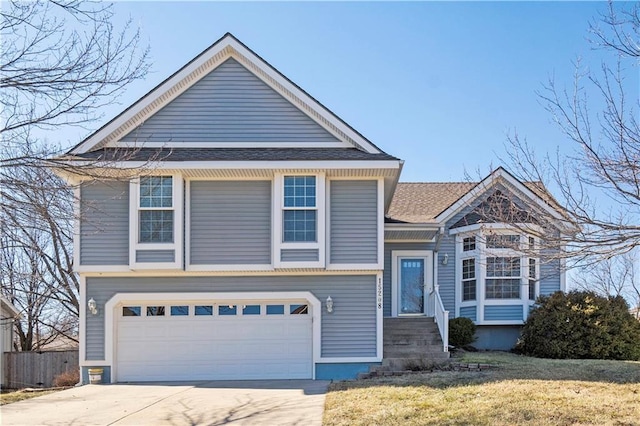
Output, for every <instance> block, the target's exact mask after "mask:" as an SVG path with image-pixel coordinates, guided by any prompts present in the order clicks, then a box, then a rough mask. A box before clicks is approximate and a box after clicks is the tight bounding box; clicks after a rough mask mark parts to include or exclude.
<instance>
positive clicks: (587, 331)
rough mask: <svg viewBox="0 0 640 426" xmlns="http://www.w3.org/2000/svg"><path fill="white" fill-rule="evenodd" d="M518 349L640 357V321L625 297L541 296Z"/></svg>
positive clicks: (545, 353) (552, 353)
mask: <svg viewBox="0 0 640 426" xmlns="http://www.w3.org/2000/svg"><path fill="white" fill-rule="evenodd" d="M516 351H518V352H520V353H523V354H525V355H532V356H537V357H542V358H581V359H584V358H594V359H625V360H638V359H640V322H638V321H637V320H635V319H634V318H633V316H632V315H631V314H630V313H629V306H628V305H627V302H626V301H625V300H624V299H623V298H622V297H620V296H618V297H602V296H599V295H597V294H596V293H593V292H588V291H572V292H569V293H562V292H557V293H554V294H552V295H551V296H543V297H540V298H539V299H538V303H537V306H536V307H535V308H534V309H533V310H532V311H531V313H530V314H529V318H528V319H527V321H526V323H525V325H524V327H523V329H522V335H521V338H520V340H519V341H518V344H517V345H516Z"/></svg>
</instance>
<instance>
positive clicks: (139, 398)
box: [0, 380, 329, 426]
mask: <svg viewBox="0 0 640 426" xmlns="http://www.w3.org/2000/svg"><path fill="white" fill-rule="evenodd" d="M328 385H329V382H326V381H312V380H259V381H233V382H230V381H229V382H222V381H213V382H197V383H195V382H188V383H144V384H117V385H87V386H81V387H77V388H73V389H68V390H65V391H61V392H56V393H53V394H49V395H44V396H41V397H37V398H33V399H29V400H26V401H21V402H15V403H13V404H8V405H3V406H2V407H0V424H2V425H16V426H17V425H274V426H275V425H278V426H279V425H321V424H322V414H323V410H324V400H325V394H326V391H327V387H328Z"/></svg>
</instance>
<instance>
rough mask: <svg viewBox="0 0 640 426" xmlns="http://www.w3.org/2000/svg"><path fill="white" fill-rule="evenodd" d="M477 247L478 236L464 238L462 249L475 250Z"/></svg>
mask: <svg viewBox="0 0 640 426" xmlns="http://www.w3.org/2000/svg"><path fill="white" fill-rule="evenodd" d="M475 249H476V237H466V238H463V239H462V251H473V250H475Z"/></svg>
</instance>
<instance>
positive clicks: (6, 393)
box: [0, 388, 62, 405]
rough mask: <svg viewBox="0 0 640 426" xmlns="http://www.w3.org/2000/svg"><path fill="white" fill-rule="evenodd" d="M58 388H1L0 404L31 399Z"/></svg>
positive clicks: (55, 390)
mask: <svg viewBox="0 0 640 426" xmlns="http://www.w3.org/2000/svg"><path fill="white" fill-rule="evenodd" d="M59 390H62V388H60V389H51V390H39V389H38V390H35V391H34V390H24V389H22V390H5V389H3V390H2V393H0V405H5V404H11V403H12V402H18V401H24V400H25V399H31V398H35V397H38V396H42V395H47V394H50V393H53V392H57V391H59Z"/></svg>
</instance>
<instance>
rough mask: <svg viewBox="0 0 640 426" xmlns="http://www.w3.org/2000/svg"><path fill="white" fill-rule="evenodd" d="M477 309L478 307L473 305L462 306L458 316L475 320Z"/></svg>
mask: <svg viewBox="0 0 640 426" xmlns="http://www.w3.org/2000/svg"><path fill="white" fill-rule="evenodd" d="M477 309H478V308H477V307H475V306H465V307H463V308H460V316H461V317H465V318H469V319H470V320H472V321H477V319H478V317H477V315H478V314H477Z"/></svg>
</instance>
